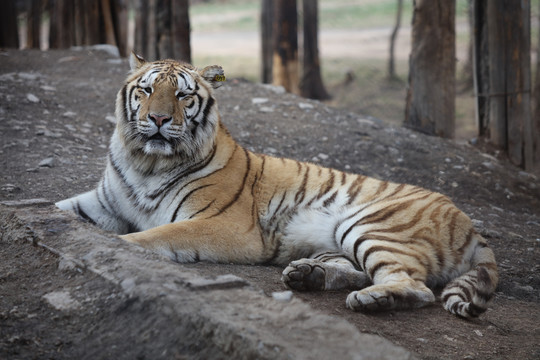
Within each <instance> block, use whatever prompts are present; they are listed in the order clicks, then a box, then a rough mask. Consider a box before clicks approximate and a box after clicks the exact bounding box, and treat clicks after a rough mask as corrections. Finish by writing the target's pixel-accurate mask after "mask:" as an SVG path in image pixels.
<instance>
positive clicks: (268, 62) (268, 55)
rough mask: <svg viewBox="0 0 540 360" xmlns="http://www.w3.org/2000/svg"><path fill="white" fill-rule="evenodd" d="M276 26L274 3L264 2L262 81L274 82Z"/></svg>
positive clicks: (262, 20) (270, 0)
mask: <svg viewBox="0 0 540 360" xmlns="http://www.w3.org/2000/svg"><path fill="white" fill-rule="evenodd" d="M273 25H274V2H273V1H272V0H262V3H261V60H262V61H261V81H262V82H263V83H265V84H270V83H271V82H272V55H273V46H272V39H273V35H272V27H273Z"/></svg>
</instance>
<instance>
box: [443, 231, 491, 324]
mask: <svg viewBox="0 0 540 360" xmlns="http://www.w3.org/2000/svg"><path fill="white" fill-rule="evenodd" d="M475 236H477V237H478V238H477V240H478V242H477V244H476V248H475V250H474V253H473V256H472V259H471V270H469V271H468V272H466V273H464V274H462V275H461V276H459V277H457V278H455V279H454V280H452V281H451V282H450V283H448V284H447V285H446V287H445V288H444V290H443V292H442V294H441V300H442V302H443V305H444V308H445V309H446V310H447V311H449V312H450V313H452V314H455V315H457V316H460V317H463V318H471V317H477V316H479V315H480V314H482V313H483V312H484V311H486V310H487V304H488V302H489V300H490V299H491V297H492V296H493V293H494V292H495V289H496V288H497V283H498V281H499V275H498V272H497V263H496V262H495V256H494V254H493V251H492V250H491V249H490V248H489V247H488V246H487V243H486V241H485V240H484V238H482V237H481V236H480V235H478V234H476V235H475Z"/></svg>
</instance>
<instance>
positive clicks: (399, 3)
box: [388, 0, 403, 79]
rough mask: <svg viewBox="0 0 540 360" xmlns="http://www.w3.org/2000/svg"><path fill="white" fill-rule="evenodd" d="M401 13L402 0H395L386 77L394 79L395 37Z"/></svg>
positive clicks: (399, 24)
mask: <svg viewBox="0 0 540 360" xmlns="http://www.w3.org/2000/svg"><path fill="white" fill-rule="evenodd" d="M402 13H403V0H398V1H397V12H396V24H395V25H394V29H393V30H392V35H390V56H389V57H388V78H389V79H396V66H395V55H394V48H395V45H396V38H397V34H398V31H399V28H400V26H401V14H402Z"/></svg>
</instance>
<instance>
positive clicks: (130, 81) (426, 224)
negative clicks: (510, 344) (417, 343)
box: [56, 53, 498, 318]
mask: <svg viewBox="0 0 540 360" xmlns="http://www.w3.org/2000/svg"><path fill="white" fill-rule="evenodd" d="M129 63H130V71H129V73H128V76H127V79H126V81H125V83H124V84H123V87H122V88H121V89H120V91H119V92H118V95H117V97H116V109H115V115H116V119H117V124H116V128H115V130H114V132H113V134H112V137H111V140H110V146H109V151H108V155H107V161H106V168H105V170H104V174H103V176H102V178H101V180H100V182H99V184H98V185H97V187H96V188H95V189H93V190H91V191H89V192H86V193H83V194H81V195H77V196H74V197H72V198H69V199H66V200H63V201H59V202H57V203H56V206H57V207H58V208H60V209H62V210H69V211H73V212H75V213H76V214H78V215H79V216H80V217H81V218H83V219H85V220H87V221H89V222H91V223H92V224H95V225H97V226H99V227H101V228H102V229H105V230H108V231H112V232H115V233H116V234H118V235H119V237H120V238H121V239H124V240H125V241H127V242H130V243H134V244H138V245H139V246H142V247H144V248H147V249H150V250H153V251H154V252H157V253H159V254H162V255H164V256H166V257H167V258H170V259H171V260H173V261H176V262H180V263H190V262H199V261H206V262H214V263H234V264H273V265H278V266H281V267H283V268H284V270H283V272H282V279H281V280H282V282H283V283H284V284H285V286H286V287H287V288H289V289H292V290H294V291H317V290H338V289H343V290H346V291H350V292H349V294H348V295H347V297H346V306H347V307H348V308H350V309H352V310H354V311H361V312H373V311H385V310H386V311H388V310H399V309H411V308H419V307H423V306H426V305H428V304H431V303H434V302H436V301H437V299H436V296H435V295H434V291H435V290H437V291H439V290H441V289H442V290H441V292H440V293H439V295H438V296H439V297H440V301H441V302H442V304H443V306H444V308H445V309H446V310H447V311H448V312H450V313H451V314H454V315H456V316H458V317H462V318H471V317H477V316H479V315H480V314H481V313H483V312H484V311H486V309H487V305H488V302H489V301H490V299H491V298H492V296H493V294H494V292H495V290H496V287H497V283H498V272H497V264H496V261H495V257H494V253H493V251H492V250H491V249H490V248H489V247H488V244H487V242H486V240H485V239H484V238H483V237H482V236H481V235H480V234H479V233H478V232H477V231H475V230H474V228H473V225H472V221H471V220H470V218H469V217H468V216H467V215H465V214H464V213H463V212H462V211H460V210H459V209H458V208H457V207H456V206H455V205H454V204H453V203H452V201H451V200H450V199H449V198H448V197H447V196H445V195H442V194H439V193H436V192H432V191H429V190H426V189H424V188H421V187H417V186H413V185H407V184H398V183H393V182H389V181H383V180H379V179H375V178H372V177H368V176H365V175H360V174H351V173H347V172H343V171H339V170H335V169H331V168H326V167H322V166H319V165H317V164H313V163H308V162H300V161H297V160H293V159H287V158H280V157H272V156H268V155H264V154H259V153H255V152H252V151H249V150H247V149H246V148H245V147H242V146H241V145H240V144H239V143H237V142H236V141H235V140H234V139H233V137H232V135H231V134H230V133H229V131H228V130H227V128H226V127H225V125H224V124H223V122H222V121H221V116H220V113H219V110H218V104H217V102H216V98H215V96H214V90H215V89H217V88H219V87H220V86H221V85H222V84H223V80H224V79H225V73H224V71H223V69H222V67H221V66H218V65H212V66H207V67H205V68H203V69H199V68H196V67H195V66H193V65H191V64H189V63H185V62H180V61H176V60H170V59H169V60H158V61H153V62H152V61H147V60H145V59H144V58H143V57H141V56H139V55H136V54H135V53H132V54H131V56H130V60H129Z"/></svg>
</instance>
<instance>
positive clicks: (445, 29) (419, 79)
mask: <svg viewBox="0 0 540 360" xmlns="http://www.w3.org/2000/svg"><path fill="white" fill-rule="evenodd" d="M455 5H456V4H455V0H415V1H414V14H413V24H412V26H413V28H412V51H411V55H410V59H409V88H408V90H407V104H406V108H405V122H404V123H405V126H407V127H410V128H413V129H415V130H418V131H421V132H424V133H428V134H432V135H437V136H442V137H447V138H452V137H453V136H454V131H455V127H454V123H455V119H454V118H455V94H456V79H455V73H456V60H455V53H456V45H455V37H456V36H455V9H456V7H455Z"/></svg>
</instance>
